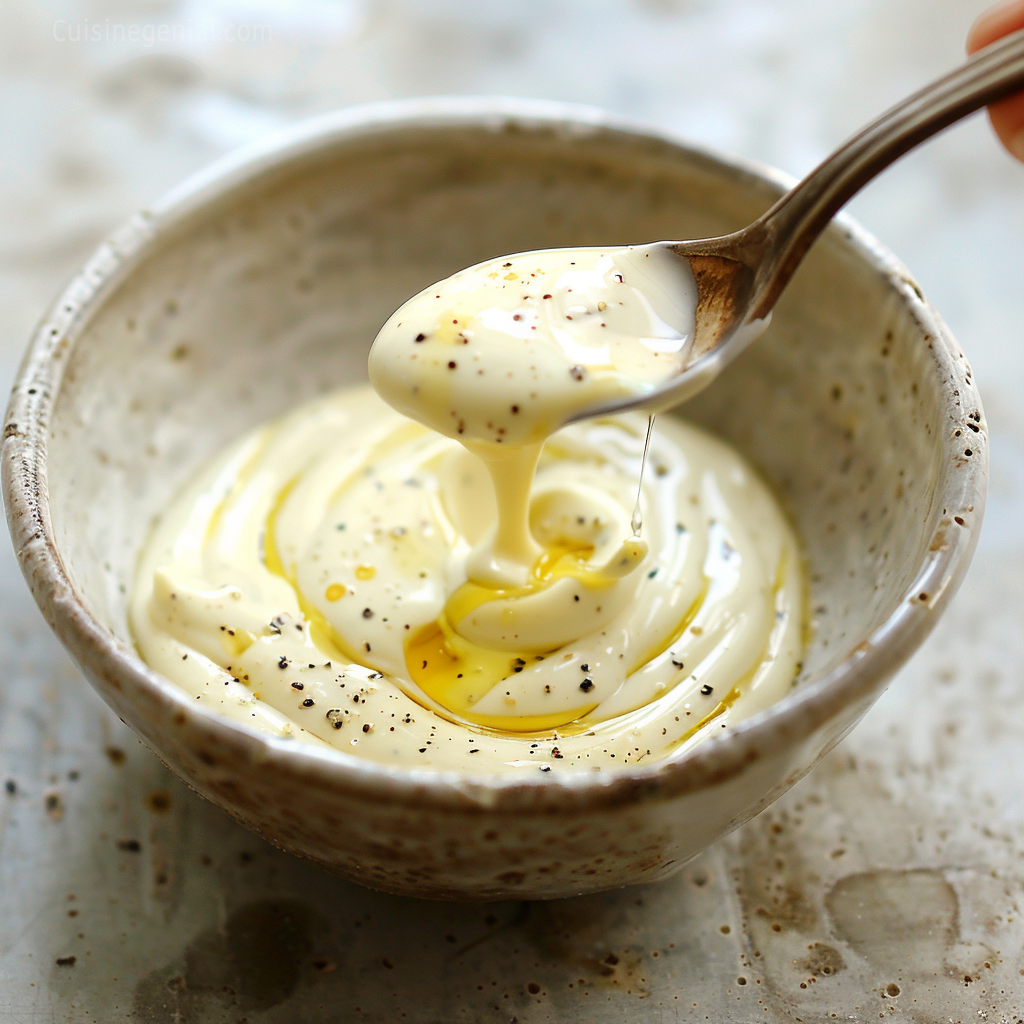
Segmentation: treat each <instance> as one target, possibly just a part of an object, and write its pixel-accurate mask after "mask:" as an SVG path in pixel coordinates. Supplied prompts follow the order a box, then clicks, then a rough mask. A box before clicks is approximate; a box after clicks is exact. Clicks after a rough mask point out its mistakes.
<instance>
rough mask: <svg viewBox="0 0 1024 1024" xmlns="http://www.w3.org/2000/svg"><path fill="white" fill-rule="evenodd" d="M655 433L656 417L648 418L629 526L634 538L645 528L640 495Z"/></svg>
mask: <svg viewBox="0 0 1024 1024" xmlns="http://www.w3.org/2000/svg"><path fill="white" fill-rule="evenodd" d="M652 433H654V417H653V416H648V417H647V437H646V438H645V439H644V454H643V457H642V458H641V459H640V479H639V480H638V481H637V484H636V504H635V505H634V506H633V518H632V519H631V520H630V521H629V525H630V526H631V527H632V528H633V536H634V537H639V536H640V531H641V530H642V529H643V526H644V517H643V515H642V514H641V512H640V495H641V494H642V493H643V489H644V469H645V467H646V466H647V449H648V448H650V447H651V434H652Z"/></svg>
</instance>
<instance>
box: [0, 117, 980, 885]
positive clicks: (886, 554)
mask: <svg viewBox="0 0 1024 1024" xmlns="http://www.w3.org/2000/svg"><path fill="white" fill-rule="evenodd" d="M785 184H786V182H785V180H784V179H783V178H782V177H781V176H780V175H778V174H775V173H772V172H769V171H766V170H764V169H762V168H757V167H754V166H752V165H749V164H743V163H738V162H736V161H732V160H727V159H723V158H721V157H718V156H714V155H711V154H709V153H707V152H705V151H702V150H699V149H695V148H693V147H691V146H687V145H685V144H682V143H680V142H678V141H675V140H673V139H669V138H666V137H664V136H661V135H658V134H657V133H654V132H651V131H649V130H646V129H643V128H640V127H637V126H635V125H630V124H625V123H622V122H619V121H616V120H614V119H612V118H610V117H608V116H606V115H604V114H602V113H600V112H597V111H593V110H589V109H585V108H578V107H566V106H560V105H551V104H538V103H528V102H520V101H502V100H473V101H450V100H445V101H413V102H405V103H399V104H389V105H384V106H375V107H367V108H361V109H356V110H350V111H343V112H339V113H336V114H331V115H329V116H326V117H323V118H320V119H318V120H315V121H313V122H310V123H308V124H306V125H303V126H300V127H298V128H296V129H294V130H292V131H290V132H289V133H287V134H286V135H284V136H280V137H277V138H275V139H273V140H272V141H270V142H268V143H266V144H264V145H261V146H258V147H256V148H254V149H250V150H247V151H245V152H243V153H242V154H240V155H237V156H233V157H230V158H228V159H227V160H226V161H222V162H221V163H219V164H217V165H216V166H215V167H214V168H212V169H211V170H210V171H208V172H205V173H203V174H200V175H198V176H197V177H195V178H193V179H191V180H190V181H189V182H187V183H186V184H185V185H183V186H181V187H180V188H178V189H177V190H175V191H174V192H173V193H172V194H171V195H170V196H168V197H167V198H165V199H164V200H163V201H162V202H160V203H158V204H157V205H156V206H155V207H153V208H152V209H150V210H147V211H145V212H143V213H141V214H139V215H138V216H137V217H135V218H134V219H133V220H132V221H131V222H130V223H128V224H127V225H126V226H125V227H124V228H123V229H122V230H120V231H119V232H117V233H116V234H115V235H114V236H113V237H112V238H111V239H110V240H109V241H108V242H107V243H106V244H104V245H103V246H102V247H101V248H100V250H99V251H98V252H97V253H96V255H95V256H93V258H92V259H91V260H90V261H89V262H88V264H87V265H86V266H85V267H84V269H83V270H82V271H81V273H79V274H78V275H77V276H76V277H75V278H74V280H73V281H72V282H71V283H70V284H69V285H68V287H67V289H66V290H65V291H64V293H63V294H62V295H61V296H60V298H59V299H58V300H57V302H56V303H55V304H54V305H53V307H52V308H51V310H50V311H49V313H48V314H47V316H46V317H45V319H44V320H43V322H42V324H41V326H40V327H39V329H38V331H37V332H36V334H35V337H34V338H33V340H32V343H31V347H30V348H29V351H28V354H27V356H26V358H25V361H24V364H23V367H22V370H21V373H20V376H19V379H18V381H17V384H16V386H15V388H14V393H13V397H12V399H11V404H10V409H9V411H8V414H7V421H6V425H5V431H4V438H5V440H4V450H3V474H4V477H3V484H4V493H5V497H6V502H7V515H8V520H9V523H10V528H11V532H12V535H13V538H14V545H15V548H16V549H17V553H18V557H19V559H20V561H21V566H22V568H23V571H24V573H25V576H26V578H27V580H28V582H29V585H30V587H31V589H32V593H33V595H34V596H35V599H36V601H37V602H38V604H39V607H40V608H41V609H42V612H43V614H44V616H45V617H46V620H47V621H48V622H49V623H50V625H51V626H52V627H53V629H54V630H55V632H56V633H57V635H58V636H59V637H60V639H61V640H62V641H63V643H64V644H65V645H66V647H67V648H68V650H69V651H70V653H71V655H72V657H73V658H74V659H75V660H76V662H77V663H78V665H79V666H80V667H81V669H82V671H83V672H84V673H85V675H86V676H88V678H89V679H90V680H91V681H92V683H93V685H94V686H95V687H96V689H97V690H98V691H99V692H100V694H101V695H102V696H103V698H104V699H105V700H106V701H107V703H108V704H109V705H110V706H111V707H112V708H113V709H114V711H115V712H116V713H117V714H118V715H120V716H121V718H122V719H124V721H125V722H127V723H128V725H130V726H131V727H132V728H133V729H134V730H135V731H136V732H137V733H138V735H139V736H140V737H141V738H142V739H143V740H144V741H145V742H146V743H147V744H148V745H149V746H150V747H151V748H152V749H153V750H154V751H155V752H156V753H157V755H158V756H159V757H160V758H161V759H162V760H163V761H164V762H165V763H166V764H167V765H168V766H169V767H170V768H171V769H172V770H173V771H174V772H175V773H176V774H177V775H178V776H180V777H181V778H182V779H183V780H185V782H187V783H188V784H189V785H190V786H191V787H192V788H194V789H195V790H196V791H197V792H198V793H200V794H202V795H203V796H205V797H206V798H207V799H209V800H212V801H213V802H214V803H216V804H218V805H219V806H220V807H222V808H224V810H226V811H227V812H228V813H229V814H231V815H232V816H233V817H235V818H237V819H238V820H239V821H240V822H242V823H244V824H245V825H246V826H248V827H249V828H251V829H252V830H253V831H255V832H257V833H259V834H260V835H261V836H264V837H265V838H266V839H268V840H270V842H272V843H274V844H276V845H277V846H279V847H281V848H283V849H285V850H289V851H291V852H293V853H296V854H299V855H301V856H304V857H308V858H310V859H312V860H314V861H316V862H317V863H319V864H321V865H323V866H324V867H325V868H327V869H328V870H329V871H333V872H336V873H338V874H340V875H344V876H346V877H348V878H351V879H354V880H356V881H358V882H362V883H364V884H366V885H368V886H372V887H374V888H378V889H383V890H389V891H391V892H397V893H407V894H414V895H420V896H431V897H442V898H453V899H492V898H505V897H515V898H524V897H556V896H565V895H569V894H573V893H582V892H587V891H594V890H599V889H606V888H609V887H612V886H620V885H624V884H627V883H633V882H643V881H650V880H653V879H658V878H662V877H664V876H666V875H668V874H670V873H671V872H673V871H675V870H677V869H678V868H679V867H681V866H682V864H683V863H684V862H685V861H686V860H687V859H688V858H690V857H692V856H693V855H694V854H696V853H697V852H699V851H700V850H702V849H703V848H705V847H706V846H708V844H710V843H712V842H714V840H715V839H717V838H718V837H720V836H722V835H723V834H724V833H726V832H728V831H729V830H730V829H732V828H735V827H736V826H737V825H738V824H740V823H741V822H743V821H745V820H746V819H748V818H750V817H751V816H752V815H754V814H756V813H757V812H758V811H759V810H761V809H762V808H763V807H765V806H766V805H767V804H769V803H770V802H771V801H772V800H774V799H776V798H777V797H778V796H779V795H780V794H782V793H783V792H785V791H786V790H787V789H788V788H789V787H790V786H792V785H793V784H794V783H795V782H796V781H797V780H798V779H800V778H801V777H802V776H803V775H804V774H805V773H806V772H807V771H808V770H809V769H810V768H811V767H812V766H813V765H814V764H815V763H816V762H817V761H818V760H819V759H820V758H821V757H822V756H823V755H824V754H825V753H826V752H827V751H828V750H829V749H830V748H831V747H832V746H833V745H834V744H835V743H836V742H838V740H839V739H840V738H841V737H842V736H843V735H844V734H845V733H846V732H847V731H848V730H849V729H850V728H851V727H852V726H853V725H854V723H856V721H857V720H858V719H859V718H860V717H861V716H862V715H863V714H864V712H865V711H866V710H867V709H868V707H869V706H870V705H871V703H872V702H873V701H874V700H875V699H876V698H877V697H878V696H879V694H880V693H881V692H882V690H883V689H884V688H885V686H886V685H887V683H888V682H889V680H890V678H891V677H892V675H893V673H894V672H895V671H896V670H897V669H898V668H899V666H900V665H901V664H902V663H903V662H904V661H905V660H906V659H907V657H908V656H909V655H910V654H911V653H912V652H913V650H914V649H915V648H916V647H917V646H918V644H920V642H921V640H922V639H923V638H924V636H925V635H926V634H927V633H928V631H929V630H930V629H931V628H932V626H933V625H934V623H935V622H936V620H937V618H938V616H939V614H940V613H941V611H942V610H943V608H944V607H945V605H946V603H947V602H948V601H949V598H950V596H951V595H952V593H953V591H954V590H955V589H956V586H957V584H958V583H959V581H960V579H961V577H962V575H963V573H964V571H965V569H966V568H967V564H968V561H969V559H970V555H971V552H972V550H973V546H974V540H975V538H976V536H977V532H978V528H979V525H980V520H981V513H982V505H983V500H984V493H985V485H986V473H987V442H986V433H985V421H984V417H983V414H982V411H981V405H980V402H979V399H978V396H977V393H976V391H975V388H974V385H973V383H972V381H971V372H970V369H969V367H968V365H967V362H966V361H965V359H964V357H963V354H962V353H961V352H960V350H959V348H958V347H957V345H956V343H955V341H954V340H953V339H952V337H951V336H950V334H949V332H948V331H947V330H946V328H945V327H944V326H943V324H942V322H941V321H940V319H939V317H938V316H937V315H936V313H935V311H934V310H933V309H932V308H931V307H930V306H929V305H928V304H927V302H925V300H924V299H923V297H922V295H921V292H920V290H919V288H918V287H917V285H916V284H915V283H914V281H913V280H912V279H911V278H910V276H909V275H908V273H907V271H906V270H905V269H904V268H903V267H902V266H901V265H900V264H899V263H898V262H897V261H896V260H895V259H894V258H893V256H892V255H890V254H889V252H888V251H887V250H885V249H884V248H883V247H882V246H881V245H879V244H878V243H877V242H876V241H874V240H873V239H872V238H870V237H869V236H868V235H866V234H865V233H864V232H863V231H862V230H860V229H859V228H858V227H856V226H855V225H854V224H853V223H852V222H851V221H849V220H843V219H841V220H839V221H837V222H836V223H835V224H833V225H832V226H831V228H830V229H829V231H828V232H826V234H825V236H824V237H823V238H822V239H821V240H820V241H819V242H818V243H817V245H816V246H815V248H814V250H813V251H812V253H811V254H810V256H809V257H808V259H807V261H806V263H805V265H804V266H803V267H802V268H801V270H800V271H799V273H798V275H797V277H796V279H795V280H794V281H793V283H792V285H791V286H790V288H789V290H788V291H787V293H786V294H785V296H784V298H783V300H782V302H781V303H780V304H779V306H778V308H777V310H776V313H775V319H774V322H773V324H772V326H771V328H770V331H769V333H768V334H766V335H765V337H764V338H762V339H761V340H760V341H759V342H758V343H757V344H756V345H754V346H753V347H752V348H751V349H750V350H749V351H748V352H747V353H746V354H745V355H744V356H743V357H742V358H741V359H740V360H739V361H738V362H737V363H736V364H735V365H734V366H733V367H731V368H730V369H729V370H728V371H727V372H726V373H725V374H724V375H723V376H722V377H721V378H720V379H719V380H718V381H717V382H716V383H715V384H714V385H713V386H712V387H711V388H710V389H709V390H708V391H707V392H705V393H704V394H702V395H701V396H699V397H698V398H697V399H696V400H694V401H692V402H691V403H690V404H688V405H687V406H686V407H685V409H684V410H683V411H684V413H685V415H686V416H687V417H689V418H692V419H694V420H696V421H697V422H699V423H701V424H704V425H706V426H708V427H710V428H711V429H712V430H713V431H715V432H716V433H718V434H721V435H722V436H724V437H726V438H728V440H729V441H731V442H732V443H733V444H734V445H736V446H737V447H738V448H739V449H740V450H741V451H743V452H744V453H745V454H746V455H747V456H748V457H749V458H750V459H751V460H752V461H753V462H754V463H755V464H756V465H757V466H759V467H760V469H761V471H762V472H763V474H764V475H765V477H766V478H767V479H768V480H769V481H770V483H771V484H772V485H773V487H774V488H775V490H776V492H777V493H778V495H779V496H780V497H781V499H782V500H783V502H784V503H785V505H786V507H787V508H788V509H789V511H790V513H791V515H792V517H793V519H794V521H795V522H796V524H797V528H798V531H799V534H800V536H801V538H802V541H803V544H804V550H805V552H806V558H807V572H808V577H809V579H810V590H811V599H810V607H811V609H812V617H813V629H812V631H811V634H810V637H809V640H808V648H807V653H806V658H805V660H804V665H803V670H802V672H801V674H800V679H799V683H798V685H797V686H796V687H795V689H794V690H793V691H792V693H791V694H790V695H789V696H788V697H787V698H786V699H784V700H782V701H781V702H779V703H778V704H777V705H776V706H774V707H773V708H771V709H770V710H768V711H767V712H765V713H763V714H761V715H759V716H757V717H755V718H752V719H750V720H748V721H746V722H743V723H742V724H740V725H738V726H737V727H736V728H733V729H732V730H730V731H729V732H728V733H727V734H725V735H723V736H722V737H719V738H711V739H709V740H707V741H706V742H705V743H703V745H700V746H698V747H696V748H695V749H693V750H692V751H691V752H689V753H687V754H686V756H684V757H680V758H679V759H677V760H673V761H671V762H661V763H654V764H649V765H641V766H637V767H633V768H629V769H626V770H621V771H609V772H605V773H602V774H601V775H600V776H599V777H597V776H593V775H582V774H581V775H577V776H558V775H554V776H553V777H552V776H542V775H540V774H539V773H538V776H537V777H536V778H535V777H533V776H532V775H531V776H529V777H526V778H520V777H514V776H512V777H510V776H503V777H490V776H485V775H471V774H468V773H467V774H457V773H448V774H434V773H427V772H423V771H415V770H404V769H399V768H397V767H396V768H392V767H383V766H381V765H377V764H372V763H365V762H360V761H359V760H357V759H354V758H352V757H350V756H348V755H345V754H342V753H333V752H331V751H327V752H324V751H321V750H318V749H306V748H305V747H302V746H299V745H297V744H296V743H294V742H287V741H284V740H276V739H271V738H267V737H266V736H265V735H261V734H257V733H255V732H250V731H248V730H247V729H245V728H244V727H241V726H238V725H235V724H232V723H231V722H228V721H225V720H222V719H221V718H218V717H217V716H216V715H214V714H211V713H206V712H204V711H203V710H202V709H200V708H197V707H194V706H192V704H191V703H190V702H189V700H188V699H187V698H186V696H185V694H184V693H183V692H182V691H180V690H178V689H177V688H176V687H175V686H174V685H173V684H171V683H170V682H169V681H168V680H166V679H165V678H163V677H161V676H160V675H158V674H156V673H155V672H153V671H152V670H150V669H149V668H148V667H147V666H146V665H145V664H143V662H142V661H141V660H140V659H139V657H138V655H137V654H136V652H135V649H134V647H133V645H132V640H131V636H130V633H129V630H128V625H127V621H126V605H127V594H128V591H129V589H130V587H131V584H132V575H133V568H134V565H135V561H136V556H137V553H138V551H139V548H140V546H141V544H142V543H143V540H144V538H145V536H146V533H147V530H148V528H149V524H150V523H151V521H152V519H153V517H154V516H155V515H156V514H157V513H158V512H159V511H160V509H161V508H162V507H163V506H164V505H165V503H166V502H167V501H168V500H169V499H170V498H171V497H172V496H173V495H174V493H175V492H176V491H177V490H178V488H179V487H180V486H181V485H182V484H183V483H184V482H185V481H186V480H188V479H189V478H190V476H191V475H192V474H193V473H194V471H195V470H196V469H197V467H198V466H199V465H200V464H201V463H202V462H203V461H204V460H205V459H206V458H207V457H209V456H211V455H213V454H214V453H215V452H217V451H219V450H220V449H221V448H222V447H223V446H224V445H226V444H227V443H228V442H229V441H231V440H232V439H233V438H235V437H237V436H238V435H239V434H241V433H242V432H243V431H245V430H247V429H249V428H250V427H252V426H254V425H255V424H257V423H259V422H261V421H263V420H265V419H267V418H268V417H271V416H274V415H276V414H278V413H280V412H282V411H283V410H285V409H288V408H289V407H290V406H293V405H295V404H296V403H298V402H300V401H302V400H304V399H306V398H308V397H310V396H311V395H314V394H316V393H318V392H321V391H324V390H326V389H329V388H334V387H337V386H339V385H343V384H347V383H349V382H355V381H360V380H363V379H364V378H365V374H366V353H367V348H368V346H369V344H370V342H371V340H372V339H373V337H374V335H375V333H376V330H377V328H378V326H379V325H380V324H381V323H382V322H383V321H384V320H385V318H386V317H387V316H388V315H389V314H390V313H391V312H392V310H393V309H394V308H395V307H396V306H397V305H398V304H399V303H400V302H402V301H403V300H404V299H405V298H406V297H408V296H409V295H412V294H414V293H415V292H417V291H418V290H419V289H420V288H422V287H424V286H426V285H427V284H429V283H430V282H432V281H435V280H437V279H439V278H442V277H445V276H446V275H448V274H450V273H452V272H453V271H455V270H457V269H459V268H461V267H464V266H467V265H469V264H472V263H476V262H478V261H479V260H482V259H484V258H486V257H489V256H494V255H498V254H503V253H506V252H514V251H517V250H522V249H530V248H539V247H544V246H566V245H601V244H610V243H624V242H639V241H646V240H650V239H656V238H690V237H699V236H704V235H712V234H719V233H722V232H725V231H728V230H732V229H734V228H738V227H740V226H741V225H743V224H746V223H747V222H749V221H750V220H752V219H753V218H754V217H755V216H756V215H757V214H759V213H761V212H762V210H764V209H765V208H766V207H767V206H768V205H769V204H770V203H771V202H772V201H773V200H774V199H775V198H776V197H777V196H778V195H779V194H780V192H781V191H782V189H783V188H784V187H785Z"/></svg>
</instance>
